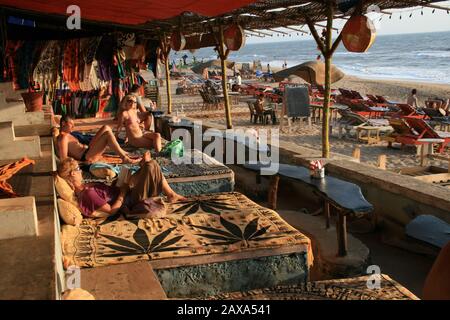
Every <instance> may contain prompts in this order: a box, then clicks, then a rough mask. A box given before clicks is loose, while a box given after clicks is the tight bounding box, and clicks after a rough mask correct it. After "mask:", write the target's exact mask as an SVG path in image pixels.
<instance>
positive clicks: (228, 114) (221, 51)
mask: <svg viewBox="0 0 450 320" xmlns="http://www.w3.org/2000/svg"><path fill="white" fill-rule="evenodd" d="M219 33H220V41H219V45H218V48H217V49H218V50H217V51H218V52H219V57H220V64H221V67H222V89H223V100H224V103H225V116H226V120H227V129H232V128H233V124H232V121H231V111H230V99H229V97H228V87H227V72H226V71H227V70H226V60H227V57H228V53H229V51H228V49H227V50H225V44H224V36H223V26H222V25H220V26H219Z"/></svg>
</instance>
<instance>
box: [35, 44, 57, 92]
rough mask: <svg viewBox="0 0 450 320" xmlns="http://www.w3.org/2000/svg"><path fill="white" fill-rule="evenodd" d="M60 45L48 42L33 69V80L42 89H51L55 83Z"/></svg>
mask: <svg viewBox="0 0 450 320" xmlns="http://www.w3.org/2000/svg"><path fill="white" fill-rule="evenodd" d="M61 44H62V43H61V42H60V41H58V40H51V41H48V42H47V44H46V45H45V47H44V49H43V50H42V53H41V55H40V58H39V62H38V63H37V65H36V67H35V68H34V72H33V80H34V81H36V82H39V83H40V84H41V87H42V88H44V89H46V88H51V87H52V85H53V84H55V83H56V82H57V78H58V75H59V74H60V67H61V58H62V50H61V47H62V46H61Z"/></svg>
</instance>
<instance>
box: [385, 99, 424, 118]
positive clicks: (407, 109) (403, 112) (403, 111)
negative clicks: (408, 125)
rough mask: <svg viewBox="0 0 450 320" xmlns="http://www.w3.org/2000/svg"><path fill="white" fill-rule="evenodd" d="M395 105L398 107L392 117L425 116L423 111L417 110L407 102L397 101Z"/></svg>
mask: <svg viewBox="0 0 450 320" xmlns="http://www.w3.org/2000/svg"><path fill="white" fill-rule="evenodd" d="M397 107H398V108H399V109H400V111H398V112H397V113H396V114H394V115H392V116H393V117H415V118H420V119H423V118H425V113H424V112H422V111H419V110H417V109H415V108H413V107H412V106H410V105H409V104H406V103H399V104H397Z"/></svg>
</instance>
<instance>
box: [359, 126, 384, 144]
mask: <svg viewBox="0 0 450 320" xmlns="http://www.w3.org/2000/svg"><path fill="white" fill-rule="evenodd" d="M356 133H357V137H358V141H360V142H366V143H367V144H377V143H379V142H380V141H381V140H380V127H372V126H363V127H358V128H356Z"/></svg>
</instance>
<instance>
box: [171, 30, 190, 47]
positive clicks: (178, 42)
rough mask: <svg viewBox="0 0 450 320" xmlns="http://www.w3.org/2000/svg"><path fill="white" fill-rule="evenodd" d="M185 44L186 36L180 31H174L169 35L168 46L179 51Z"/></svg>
mask: <svg viewBox="0 0 450 320" xmlns="http://www.w3.org/2000/svg"><path fill="white" fill-rule="evenodd" d="M185 46H186V38H185V37H184V35H183V34H182V33H181V32H180V31H174V32H173V33H172V35H171V36H170V47H171V48H172V50H175V51H180V50H183V49H184V47H185Z"/></svg>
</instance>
